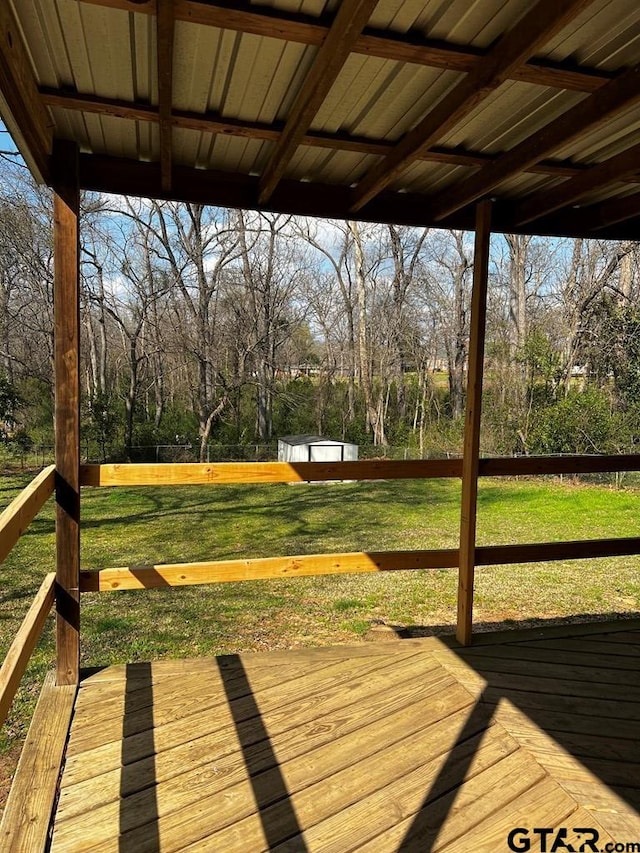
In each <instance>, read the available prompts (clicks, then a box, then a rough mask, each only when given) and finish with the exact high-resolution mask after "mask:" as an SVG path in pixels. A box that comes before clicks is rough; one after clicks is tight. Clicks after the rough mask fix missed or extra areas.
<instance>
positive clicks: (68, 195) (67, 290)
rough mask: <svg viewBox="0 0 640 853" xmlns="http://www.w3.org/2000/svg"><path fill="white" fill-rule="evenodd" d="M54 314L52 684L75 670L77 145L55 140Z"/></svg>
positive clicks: (73, 680)
mask: <svg viewBox="0 0 640 853" xmlns="http://www.w3.org/2000/svg"><path fill="white" fill-rule="evenodd" d="M53 170H54V189H55V195H54V257H55V278H54V316H55V385H56V388H55V391H56V394H55V397H56V406H55V422H56V423H55V425H56V504H57V506H56V558H57V563H56V581H57V583H56V613H57V679H56V681H57V684H77V683H78V680H79V675H80V592H79V586H80V346H79V341H80V298H79V296H80V286H79V278H80V266H79V259H80V244H79V232H78V215H79V207H80V193H79V189H78V150H77V147H76V145H75V144H74V143H67V142H56V143H55V145H54V149H53Z"/></svg>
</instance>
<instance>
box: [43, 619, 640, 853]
mask: <svg viewBox="0 0 640 853" xmlns="http://www.w3.org/2000/svg"><path fill="white" fill-rule="evenodd" d="M625 635H626V636H627V637H633V638H634V639H637V638H638V637H639V636H640V628H638V626H636V625H635V622H634V623H628V624H627V623H611V624H605V623H599V624H598V625H596V626H585V625H580V626H577V627H576V632H575V633H574V634H573V635H572V634H571V633H570V631H567V629H566V626H562V630H559V631H558V630H556V631H552V632H551V634H545V633H544V632H542V631H540V630H539V629H535V636H534V633H533V632H532V631H527V632H525V633H521V632H515V631H514V632H513V633H512V635H511V636H510V637H509V639H508V641H505V642H498V641H493V639H492V638H490V637H487V639H485V641H484V642H483V643H481V644H479V645H478V646H473V647H471V648H470V649H464V650H463V649H460V648H458V647H456V644H455V643H454V642H453V641H443V640H440V639H437V638H425V639H424V640H409V641H394V642H389V643H384V644H370V645H367V646H364V645H363V646H360V647H357V649H355V650H354V651H353V653H352V650H351V649H349V648H341V647H334V648H332V649H330V650H324V649H318V650H310V651H308V652H307V651H306V650H295V651H291V652H282V651H279V652H275V653H274V654H273V656H271V655H270V654H269V653H264V654H262V655H261V654H255V655H247V656H245V655H242V656H239V657H233V656H231V657H229V658H222V659H219V660H217V661H216V660H213V661H204V660H199V661H179V662H168V661H161V662H159V663H157V664H151V665H144V664H141V665H133V666H130V667H115V668H113V670H114V671H113V672H110V671H109V669H106V670H102V671H99V672H93V673H91V674H89V675H88V676H87V678H86V680H85V681H84V682H83V683H82V685H81V689H80V691H79V696H78V700H77V703H76V715H75V717H74V722H73V726H72V729H71V735H70V741H69V747H68V755H67V760H66V765H65V768H64V773H63V777H62V782H61V789H60V796H59V802H58V806H57V812H56V821H55V829H54V835H53V841H52V847H51V849H52V851H53V853H75V851H80V850H90V851H93V853H98V851H102V853H105V852H106V851H113V853H116V851H117V853H127V851H130V853H134V851H135V853H145V851H147V853H196V851H224V853H233V851H235V850H237V851H243V853H245V851H248V850H250V851H251V853H259V851H279V853H300V851H305V853H313V851H320V850H321V851H323V853H328V851H334V853H348V851H351V850H353V851H356V850H357V851H360V853H362V851H365V853H374V851H375V853H387V851H388V853H392V851H400V850H402V851H405V853H418V851H419V853H436V851H437V852H438V853H440V851H441V852H442V853H457V851H460V853H462V851H465V853H467V851H469V850H474V851H475V853H502V852H503V851H505V853H506V850H507V847H506V836H507V833H508V831H509V830H510V829H511V828H513V827H514V826H516V825H523V826H564V825H566V826H568V827H573V826H578V825H584V826H590V825H595V826H597V827H598V829H599V831H600V832H601V841H602V842H603V843H604V841H609V840H613V841H622V842H626V841H639V840H640V819H639V817H638V811H637V810H638V808H640V743H639V738H638V733H637V730H638V729H639V728H640V727H639V725H638V723H639V721H640V679H639V678H638V656H637V655H636V654H635V652H634V651H633V647H634V646H635V647H637V646H638V644H637V643H636V642H634V643H631V642H625V641H624V640H622V639H621V637H624V636H625ZM630 649H631V651H630ZM274 661H275V662H274ZM574 821H579V823H575V822H574ZM580 822H581V823H580ZM570 837H571V836H570ZM576 840H577V839H576ZM578 846H579V845H578ZM535 849H540V848H539V845H538V847H536V846H535V844H532V846H531V850H535ZM576 849H577V847H576Z"/></svg>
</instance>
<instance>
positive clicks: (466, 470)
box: [456, 200, 491, 646]
mask: <svg viewBox="0 0 640 853" xmlns="http://www.w3.org/2000/svg"><path fill="white" fill-rule="evenodd" d="M490 240H491V202H490V201H488V200H486V201H481V202H479V203H478V205H477V208H476V240H475V250H474V263H473V294H472V297H471V332H470V336H469V366H468V370H467V407H466V413H465V422H464V455H463V459H462V499H461V508H460V567H459V571H458V626H457V630H456V637H457V639H458V642H460V643H462V645H463V646H468V645H469V644H470V643H471V626H472V621H473V580H474V569H475V550H476V504H477V498H478V460H479V456H480V414H481V411H482V375H483V368H484V337H485V325H486V316H487V279H488V275H489V243H490Z"/></svg>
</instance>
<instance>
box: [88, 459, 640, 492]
mask: <svg viewBox="0 0 640 853" xmlns="http://www.w3.org/2000/svg"><path fill="white" fill-rule="evenodd" d="M608 471H640V455H639V454H624V455H622V454H621V455H609V456H521V457H504V458H502V457H496V458H485V459H481V460H480V463H479V472H478V473H479V476H481V477H516V476H527V475H528V476H535V475H540V474H595V473H603V472H608ZM461 476H462V459H418V460H406V461H405V460H402V461H392V460H388V459H367V460H360V461H358V462H218V463H198V462H183V463H162V462H159V463H140V464H116V465H113V464H111V465H83V466H82V467H81V469H80V483H81V485H83V486H180V485H185V486H186V485H213V484H216V485H232V484H234V483H247V484H249V483H293V482H298V483H303V482H309V481H315V482H320V481H331V480H413V479H416V480H418V479H439V478H450V477H461Z"/></svg>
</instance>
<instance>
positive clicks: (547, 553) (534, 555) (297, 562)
mask: <svg viewBox="0 0 640 853" xmlns="http://www.w3.org/2000/svg"><path fill="white" fill-rule="evenodd" d="M639 553H640V537H637V536H635V537H629V538H622V539H583V540H578V541H572V542H534V543H530V544H529V543H524V544H518V545H482V546H478V547H477V548H476V549H475V562H476V565H478V566H492V565H510V564H514V563H547V562H552V561H554V560H584V559H589V558H596V557H621V556H625V555H628V554H639ZM458 565H459V551H458V550H457V549H456V548H446V549H441V550H434V551H378V552H371V553H366V552H353V553H345V554H302V555H298V556H295V557H258V558H254V559H245V560H217V561H214V562H202V563H164V564H162V563H161V564H158V565H154V566H130V567H122V568H109V569H96V570H87V571H82V572H81V573H80V590H81V592H113V591H115V590H125V589H158V588H160V587H169V586H191V585H194V584H209V583H227V582H236V581H248V580H266V579H273V578H280V579H282V578H293V577H310V576H317V575H337V574H357V573H367V572H393V571H418V570H422V571H424V570H429V569H453V568H455V567H456V566H458Z"/></svg>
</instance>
